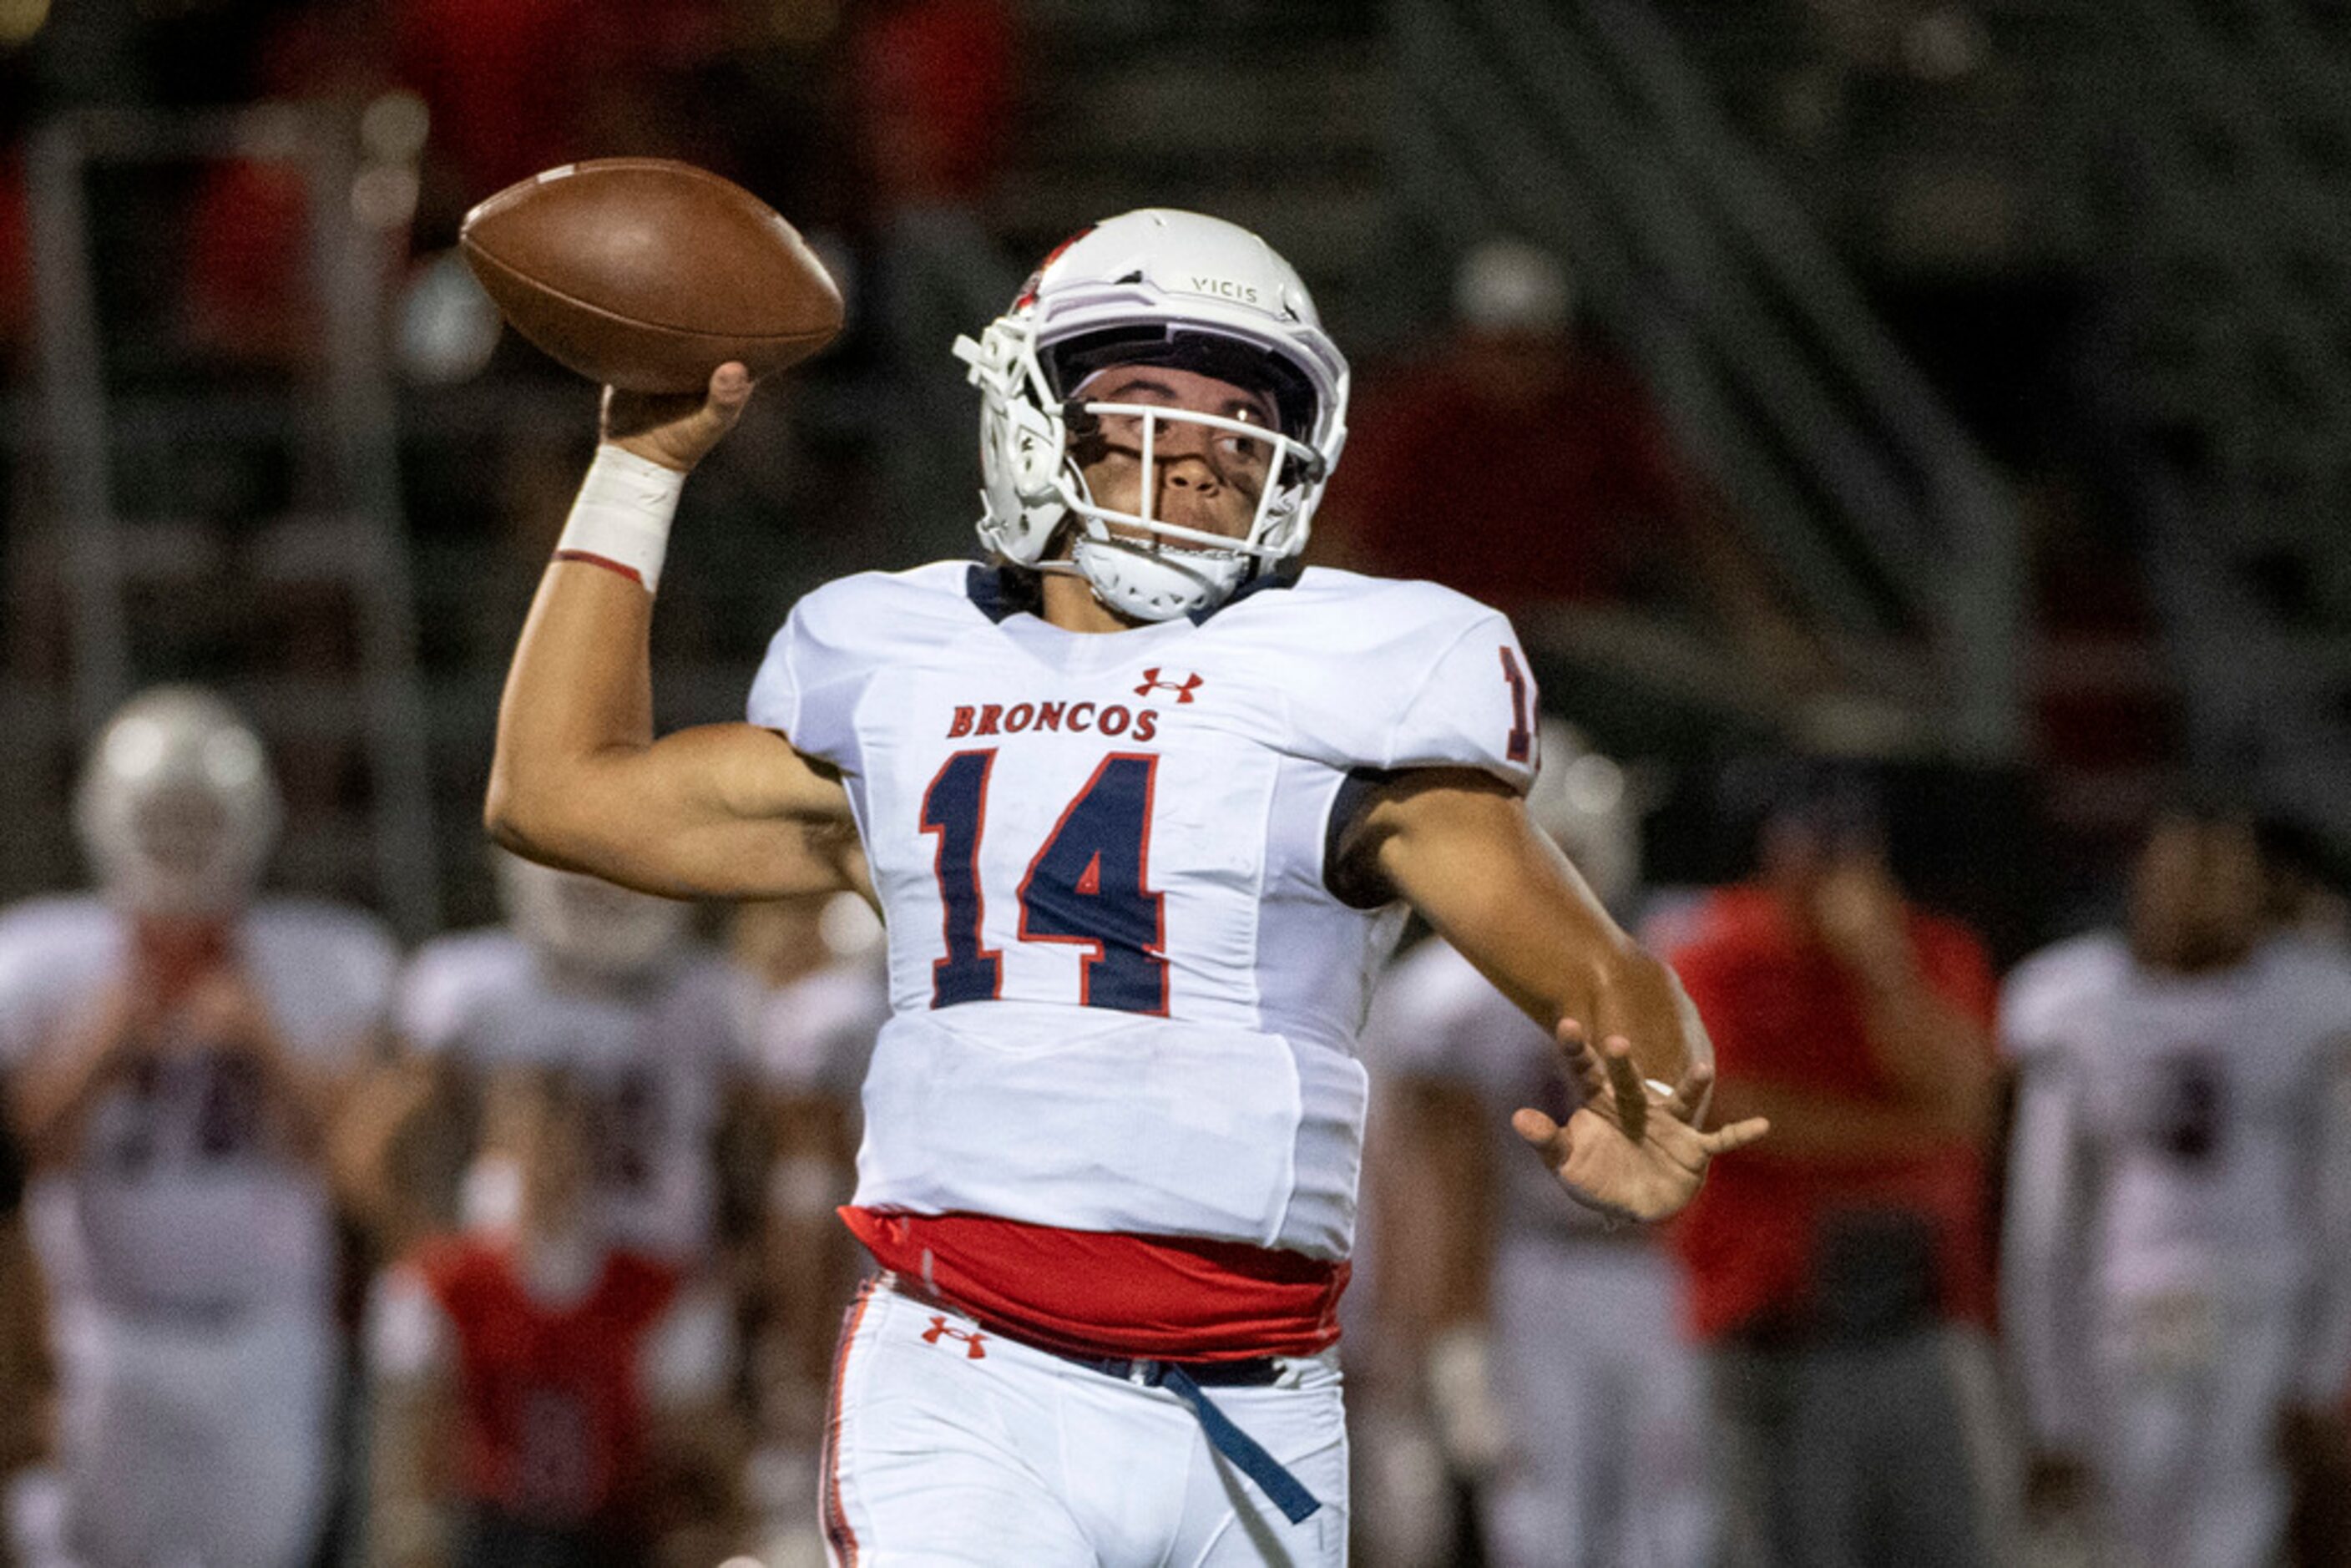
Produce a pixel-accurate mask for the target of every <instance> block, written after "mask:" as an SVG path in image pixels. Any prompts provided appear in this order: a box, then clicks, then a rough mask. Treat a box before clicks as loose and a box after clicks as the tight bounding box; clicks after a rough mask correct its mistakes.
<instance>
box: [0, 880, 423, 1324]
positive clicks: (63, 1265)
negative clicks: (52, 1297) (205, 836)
mask: <svg viewBox="0 0 2351 1568" xmlns="http://www.w3.org/2000/svg"><path fill="white" fill-rule="evenodd" d="M128 938H129V928H128V926H127V925H126V924H125V922H124V921H123V919H122V918H121V917H120V915H117V914H116V913H115V912H113V911H112V910H110V909H109V908H108V907H107V906H106V905H105V904H102V903H100V902H99V900H97V899H95V898H43V899H37V900H34V901H32V902H30V903H27V904H20V905H18V906H16V908H15V909H12V910H10V911H8V912H7V913H6V915H0V1060H5V1061H6V1062H7V1064H8V1065H9V1067H10V1069H11V1071H22V1070H23V1069H24V1068H25V1067H26V1065H27V1064H28V1063H30V1062H31V1061H34V1060H35V1059H36V1058H37V1056H39V1055H40V1054H42V1053H45V1052H48V1051H56V1050H59V1049H71V1046H70V1043H69V1039H68V1037H69V1036H70V1035H71V1034H72V1032H73V1031H74V1030H75V1029H76V1028H77V1026H78V1025H79V1024H80V1023H81V1022H82V1021H83V1020H84V1019H86V1018H87V1017H88V1015H89V1009H92V1008H95V1007H97V1006H99V1005H100V1004H101V1002H102V1001H103V999H104V998H105V995H106V993H107V991H108V989H109V988H110V987H111V986H112V985H113V984H114V983H115V982H116V980H117V979H118V978H119V977H120V976H121V975H122V974H123V972H124V967H125V965H126V963H127V961H128ZM232 946H233V949H234V951H235V955H236V958H237V961H238V963H239V964H240V966H241V967H242V968H243V971H244V973H245V974H246V976H247V977H249V979H250V980H251V981H252V983H253V985H254V986H255V988H256V990H257V991H258V992H259V994H260V997H261V999H262V1000H263V1002H264V1003H265V1004H266V1007H267V1008H268V1010H269V1016H270V1019H271V1021H272V1023H273V1024H274V1025H275V1026H276V1028H277V1032H278V1034H279V1036H280V1037H281V1038H282V1039H283V1040H284V1042H285V1045H286V1048H287V1050H288V1051H292V1052H294V1053H296V1054H297V1055H298V1056H299V1057H301V1058H302V1059H303V1060H304V1061H307V1062H308V1064H309V1065H311V1066H312V1067H314V1068H318V1069H321V1070H325V1071H337V1072H340V1071H349V1070H351V1069H355V1068H356V1067H358V1066H360V1064H361V1061H362V1060H363V1053H364V1051H365V1050H366V1049H367V1048H368V1047H369V1046H370V1045H371V1042H372V1041H373V1040H374V1038H375V1036H376V1033H377V1031H378V1030H379V1029H380V1028H381V1025H382V1023H383V1021H384V1018H385V1013H386V1009H387V1005H388V1002H389V999H390V997H391V988H392V975H393V973H394V970H395V968H396V967H397V965H398V961H399V956H398V949H397V948H396V946H394V944H393V942H392V936H391V935H390V933H389V932H388V931H386V929H385V928H384V927H383V925H382V924H381V922H379V921H377V920H376V919H375V918H374V917H373V916H371V915H365V914H363V913H361V912H360V911H358V910H355V909H347V908H342V907H339V906H336V905H331V904H318V903H311V902H306V901H298V900H273V901H270V902H267V903H264V904H259V905H257V906H256V907H255V908H254V909H252V910H250V911H249V912H247V913H246V915H244V916H243V917H242V918H241V919H240V920H239V922H238V924H237V925H236V927H235V934H234V936H233V937H232ZM259 1088H260V1081H259V1080H258V1079H257V1078H256V1076H255V1074H254V1072H253V1070H252V1068H251V1067H250V1065H249V1064H247V1063H246V1062H245V1061H243V1059H242V1058H241V1057H239V1056H238V1055H236V1054H235V1053H231V1052H211V1051H195V1052H189V1053H186V1054H180V1055H173V1056H170V1057H166V1058H163V1059H161V1060H158V1061H154V1062H152V1064H151V1065H149V1066H148V1067H147V1068H145V1069H144V1070H142V1071H141V1073H140V1074H139V1075H137V1076H136V1077H135V1078H133V1079H131V1080H128V1081H124V1082H115V1083H112V1084H110V1085H109V1086H107V1087H105V1088H104V1089H103V1090H102V1091H101V1092H100V1093H99V1098H98V1100H97V1101H96V1103H94V1105H93V1106H92V1108H91V1111H90V1113H89V1123H88V1126H87V1130H86V1132H85V1134H84V1135H83V1139H82V1155H81V1158H80V1161H79V1163H78V1166H76V1167H75V1168H74V1169H73V1170H71V1171H69V1172H65V1173H62V1174H60V1175H57V1176H47V1177H44V1178H42V1179H41V1180H40V1181H39V1182H37V1184H36V1189H35V1193H34V1196H33V1199H32V1202H33V1212H34V1220H35V1226H36V1232H37V1239H38V1241H39V1244H40V1247H41V1251H42V1262H43V1265H44V1268H45V1270H46V1271H47V1273H48V1275H49V1277H50V1285H51V1289H52V1290H53V1291H55V1292H57V1294H59V1295H60V1296H61V1297H63V1298H64V1303H63V1304H65V1305H66V1306H67V1308H68V1311H71V1310H73V1308H74V1307H75V1306H76V1305H77V1304H79V1305H87V1306H91V1307H96V1308H99V1309H102V1310H103V1309H113V1310H120V1311H129V1312H162V1313H166V1314H171V1313H211V1312H220V1311H223V1310H233V1311H235V1312H255V1311H265V1310H269V1309H273V1308H286V1309H292V1310H297V1311H305V1312H310V1311H322V1310H324V1308H325V1307H326V1306H327V1304H328V1302H329V1297H330V1292H331V1287H332V1281H333V1271H334V1266H335V1242H334V1235H333V1228H332V1225H331V1209H330V1199H329V1192H328V1188H327V1184H326V1181H325V1179H324V1177H323V1176H321V1175H320V1174H319V1172H318V1171H317V1170H316V1169H315V1168H314V1167H313V1166H310V1165H308V1164H307V1163H305V1162H303V1161H301V1160H300V1159H298V1158H297V1157H296V1156H295V1155H292V1154H291V1153H290V1152H288V1151H286V1150H284V1149H281V1148H279V1147H277V1146H275V1145H273V1142H272V1140H271V1137H270V1135H269V1134H268V1132H267V1128H268V1127H269V1125H270V1124H271V1119H270V1118H269V1117H267V1116H266V1115H263V1114H261V1113H260V1106H259V1104H258V1102H257V1100H256V1094H257V1093H258V1092H259Z"/></svg>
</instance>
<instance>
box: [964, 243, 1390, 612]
mask: <svg viewBox="0 0 2351 1568" xmlns="http://www.w3.org/2000/svg"><path fill="white" fill-rule="evenodd" d="M955 351H956V357H957V358H958V359H961V360H962V361H965V362H966V363H967V364H968V365H969V366H970V367H971V371H970V380H971V382H972V384H974V385H975V386H977V387H978V388H979V392H980V414H979V449H980V466H981V470H982V475H983V479H984V484H983V486H982V489H981V500H982V503H983V507H984V508H985V509H984V513H983V516H982V517H981V518H980V523H979V537H980V539H981V542H983V543H984V544H986V545H987V548H988V549H991V550H994V551H996V552H997V553H998V554H1000V555H1002V556H1003V557H1004V558H1005V559H1008V560H1010V561H1014V562H1016V563H1018V564H1019V565H1021V566H1025V567H1032V568H1035V569H1037V570H1044V571H1074V572H1076V573H1078V574H1079V575H1081V576H1082V577H1084V578H1085V580H1087V581H1088V582H1089V583H1091V584H1092V586H1093V590H1094V592H1095V593H1096V595H1098V596H1099V597H1100V598H1101V599H1102V602H1103V603H1104V604H1107V605H1109V606H1110V607H1111V608H1112V609H1113V610H1116V611H1118V612H1121V613H1123V614H1125V615H1129V616H1132V617H1134V619H1136V620H1139V621H1167V620H1172V619H1174V618H1175V617H1176V616H1178V615H1186V614H1190V613H1192V612H1195V611H1200V610H1208V609H1213V608H1215V607H1216V606H1217V605H1218V604H1221V603H1222V602H1224V601H1225V600H1226V599H1228V598H1229V597H1230V596H1231V595H1232V593H1233V591H1235V590H1236V589H1238V588H1239V587H1240V586H1241V585H1242V584H1243V583H1244V582H1246V581H1248V580H1249V579H1250V578H1251V577H1252V576H1254V575H1255V574H1256V573H1258V572H1259V571H1263V570H1270V569H1272V568H1276V567H1279V566H1280V564H1281V563H1282V562H1284V561H1287V560H1290V559H1293V558H1294V557H1296V556H1297V554H1298V553H1299V552H1300V551H1301V550H1302V549H1305V548H1306V537H1307V530H1308V528H1309V525H1310V523H1311V519H1312V517H1313V515H1314V507H1315V504H1316V503H1317V502H1318V501H1320V500H1321V499H1322V487H1323V486H1324V485H1325V484H1326V483H1327V482H1328V481H1329V479H1330V477H1331V470H1332V466H1333V465H1335V464H1337V462H1338V461H1339V449H1340V448H1341V446H1343V444H1345V442H1346V436H1347V423H1346V413H1347V361H1346V360H1345V359H1344V358H1343V356H1342V355H1341V354H1340V352H1339V350H1338V346H1337V345H1336V344H1334V343H1332V341H1331V339H1330V337H1329V336H1328V334H1326V333H1325V332H1324V331H1323V330H1322V321H1321V319H1320V318H1318V317H1317V316H1316V315H1315V313H1314V301H1313V300H1312V299H1311V298H1310V297H1309V296H1308V295H1307V292H1306V286H1305V284H1304V283H1302V282H1301V281H1300V279H1299V277H1298V274H1297V272H1296V271H1295V270H1294V269H1292V267H1290V264H1289V263H1288V262H1286V261H1284V260H1282V259H1281V257H1280V256H1278V255H1276V254H1275V252H1274V250H1273V247H1272V246H1269V245H1267V244H1266V243H1265V241H1263V240H1261V239H1259V237H1258V236H1257V235H1253V234H1251V233H1249V231H1248V230H1247V229H1244V228H1241V227H1238V225H1233V224H1228V223H1226V222H1224V221H1223V220H1221V219H1218V218H1211V217H1204V216H1202V215H1201V214H1197V213H1185V212H1175V211H1169V210H1163V209H1155V208H1146V209H1144V210H1143V211H1139V212H1132V213H1126V214H1121V215H1120V216H1118V217H1114V218H1110V219H1106V220H1105V221H1103V222H1102V223H1100V224H1096V225H1094V226H1092V228H1089V229H1085V230H1082V231H1081V232H1080V233H1079V234H1077V235H1074V236H1073V237H1071V239H1069V240H1066V241H1064V242H1063V243H1062V245H1061V247H1060V248H1059V249H1057V250H1055V251H1054V252H1053V254H1052V255H1050V256H1047V257H1046V258H1045V262H1044V265H1043V266H1042V267H1040V268H1039V269H1038V271H1037V273H1036V275H1035V276H1034V277H1031V278H1030V279H1029V284H1028V286H1027V287H1025V288H1023V289H1022V290H1021V292H1020V297H1019V298H1018V299H1016V300H1014V301H1013V304H1012V308H1011V309H1009V310H1008V311H1007V312H1006V313H1005V314H1004V315H1002V316H999V317H998V318H997V319H996V320H995V321H994V322H992V323H990V324H989V326H988V328H987V330H986V331H984V332H982V333H981V334H980V337H979V340H978V341H977V342H974V341H973V340H971V339H969V338H958V339H956V345H955ZM1126 364H1164V365H1172V366H1176V367H1180V368H1182V369H1186V370H1191V371H1198V372H1199V373H1201V374H1204V375H1209V376H1213V377H1215V378H1216V379H1217V380H1219V381H1227V382H1233V383H1234V384H1236V385H1238V386H1242V387H1246V388H1248V389H1249V390H1251V391H1254V392H1265V393H1267V394H1269V395H1270V397H1271V398H1272V400H1273V403H1274V406H1275V408H1276V410H1277V411H1278V417H1279V422H1280V428H1279V429H1278V430H1277V431H1274V432H1272V433H1270V435H1269V434H1268V433H1267V432H1266V431H1264V430H1263V429H1262V428H1261V427H1259V426H1257V425H1254V424H1247V423H1242V422H1240V421H1238V420H1231V419H1224V418H1219V417H1218V416H1217V415H1214V414H1206V413H1189V412H1186V411H1184V410H1180V409H1170V408H1164V407H1160V406H1158V405H1155V404H1123V403H1108V402H1078V401H1075V400H1074V394H1076V393H1077V392H1079V391H1080V389H1081V387H1082V386H1083V384H1084V382H1085V381H1086V379H1087V378H1088V377H1089V376H1091V375H1092V374H1093V373H1094V372H1095V371H1099V370H1102V369H1105V368H1108V367H1110V366H1112V365H1126ZM1104 414H1111V415H1120V416H1132V417H1135V418H1137V419H1139V420H1140V422H1141V425H1140V428H1141V430H1142V433H1143V436H1142V438H1143V440H1144V442H1145V443H1146V447H1145V455H1146V465H1147V459H1148V452H1149V447H1148V445H1147V443H1149V442H1150V441H1151V439H1152V435H1153V432H1154V430H1155V424H1156V423H1168V422H1176V421H1182V422H1188V423H1194V424H1199V425H1204V426H1207V427H1208V428H1209V429H1211V430H1216V431H1219V432H1226V433H1238V434H1245V435H1247V436H1249V437H1250V438H1251V439H1259V440H1268V441H1270V444H1271V446H1272V449H1273V460H1272V462H1271V464H1270V480H1269V482H1268V483H1267V485H1266V487H1265V492H1264V494H1263V495H1262V496H1260V497H1259V500H1258V508H1257V514H1256V516H1255V517H1254V518H1253V519H1252V520H1251V522H1250V525H1249V532H1248V533H1247V534H1246V535H1245V536H1243V537H1242V538H1238V539H1234V538H1224V537H1222V536H1220V535H1217V534H1213V533H1207V532H1204V531H1202V530H1200V529H1196V528H1181V527H1177V526H1175V525H1174V524H1171V523H1165V522H1161V521H1159V520H1158V519H1156V518H1155V517H1152V516H1150V512H1151V509H1152V505H1153V498H1152V491H1153V488H1154V486H1152V485H1151V483H1150V482H1149V481H1148V479H1146V481H1145V483H1144V487H1143V492H1144V498H1143V503H1142V505H1143V510H1142V511H1141V512H1139V513H1138V512H1121V511H1113V510H1112V509H1110V508H1108V507H1102V506H1101V505H1098V504H1097V503H1096V502H1095V500H1094V498H1093V497H1092V495H1091V494H1090V493H1089V491H1088V489H1087V486H1086V481H1085V476H1084V475H1083V473H1082V472H1081V467H1080V465H1079V462H1078V460H1077V458H1076V456H1075V455H1073V454H1072V453H1071V426H1072V424H1073V423H1074V424H1075V425H1077V426H1078V428H1079V431H1080V433H1081V434H1082V433H1083V432H1084V431H1085V429H1087V428H1088V427H1089V426H1091V425H1092V422H1093V421H1094V420H1097V419H1099V418H1101V417H1102V416H1103V415H1104ZM1072 519H1074V520H1075V522H1076V526H1077V528H1078V533H1077V537H1076V538H1075V539H1074V540H1073V541H1072V543H1071V559H1070V560H1069V561H1067V562H1061V561H1052V560H1048V559H1046V557H1047V556H1048V555H1049V554H1050V553H1051V551H1052V549H1053V548H1054V542H1055V539H1056V538H1057V537H1058V535H1059V533H1060V531H1061V527H1062V525H1063V524H1064V523H1065V522H1069V521H1071V520H1072ZM1113 525H1116V527H1117V529H1118V531H1116V532H1113Z"/></svg>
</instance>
